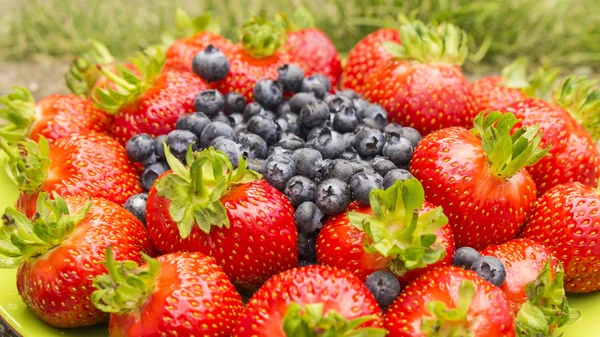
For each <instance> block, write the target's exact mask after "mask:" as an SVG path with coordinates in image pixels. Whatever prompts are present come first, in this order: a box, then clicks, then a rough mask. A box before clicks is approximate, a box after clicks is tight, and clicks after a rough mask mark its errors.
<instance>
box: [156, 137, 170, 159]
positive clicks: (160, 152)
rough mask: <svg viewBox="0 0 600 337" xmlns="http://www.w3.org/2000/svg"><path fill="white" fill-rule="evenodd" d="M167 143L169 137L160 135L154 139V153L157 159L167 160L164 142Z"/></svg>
mask: <svg viewBox="0 0 600 337" xmlns="http://www.w3.org/2000/svg"><path fill="white" fill-rule="evenodd" d="M166 141H167V135H160V136H157V137H156V138H154V153H155V154H156V158H157V159H165V147H164V145H163V142H166Z"/></svg>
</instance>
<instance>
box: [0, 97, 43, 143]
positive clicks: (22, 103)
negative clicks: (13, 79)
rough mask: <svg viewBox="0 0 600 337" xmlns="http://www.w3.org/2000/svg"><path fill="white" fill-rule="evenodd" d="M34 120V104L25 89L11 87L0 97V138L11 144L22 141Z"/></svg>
mask: <svg viewBox="0 0 600 337" xmlns="http://www.w3.org/2000/svg"><path fill="white" fill-rule="evenodd" d="M35 118H36V117H35V102H34V100H33V97H32V96H31V93H30V92H29V91H28V90H27V89H25V88H23V87H13V91H12V92H10V93H9V94H8V95H6V96H2V97H0V137H3V138H4V139H6V140H7V141H9V142H11V143H14V142H18V141H21V140H23V139H24V138H26V137H27V136H28V135H29V129H30V127H31V124H33V122H34V121H35Z"/></svg>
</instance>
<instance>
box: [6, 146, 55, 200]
mask: <svg viewBox="0 0 600 337" xmlns="http://www.w3.org/2000/svg"><path fill="white" fill-rule="evenodd" d="M17 145H18V149H19V150H20V151H21V153H19V152H17V151H16V150H15V149H14V148H13V147H11V146H10V145H9V144H8V143H7V142H6V140H5V139H3V138H2V137H0V148H1V149H2V150H3V151H4V152H5V153H6V154H7V156H8V167H9V169H10V173H11V178H12V180H13V181H14V182H15V184H17V186H19V190H20V191H21V192H22V193H30V192H37V191H39V190H40V189H41V188H42V185H43V184H44V182H45V181H46V177H47V176H48V169H49V168H50V165H51V164H52V160H50V157H48V155H49V154H50V145H49V144H48V140H46V138H45V137H44V136H41V135H40V139H39V141H38V143H36V142H34V141H33V140H31V139H27V140H25V141H21V142H19V143H17Z"/></svg>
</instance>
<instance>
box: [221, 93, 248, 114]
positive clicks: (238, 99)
mask: <svg viewBox="0 0 600 337" xmlns="http://www.w3.org/2000/svg"><path fill="white" fill-rule="evenodd" d="M245 107H246V99H245V98H244V95H242V94H240V93H239V92H233V91H232V92H229V93H227V95H225V104H224V105H223V111H225V113H227V114H228V115H231V114H234V113H242V112H244V108H245Z"/></svg>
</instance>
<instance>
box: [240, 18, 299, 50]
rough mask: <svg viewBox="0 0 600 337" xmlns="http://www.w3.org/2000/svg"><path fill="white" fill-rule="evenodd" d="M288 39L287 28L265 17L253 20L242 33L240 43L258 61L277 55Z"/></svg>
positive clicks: (244, 27)
mask: <svg viewBox="0 0 600 337" xmlns="http://www.w3.org/2000/svg"><path fill="white" fill-rule="evenodd" d="M286 39H287V34H286V32H285V27H284V26H283V25H282V24H281V23H278V22H270V21H268V20H266V19H265V18H264V17H253V18H251V19H250V20H248V21H247V22H246V23H245V24H244V26H242V29H241V31H240V41H241V43H242V46H243V47H244V50H245V51H246V52H247V53H248V54H250V56H252V57H254V58H258V59H260V58H265V57H269V56H271V55H273V54H275V53H276V52H277V50H279V48H281V46H283V45H284V44H285V41H286Z"/></svg>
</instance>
